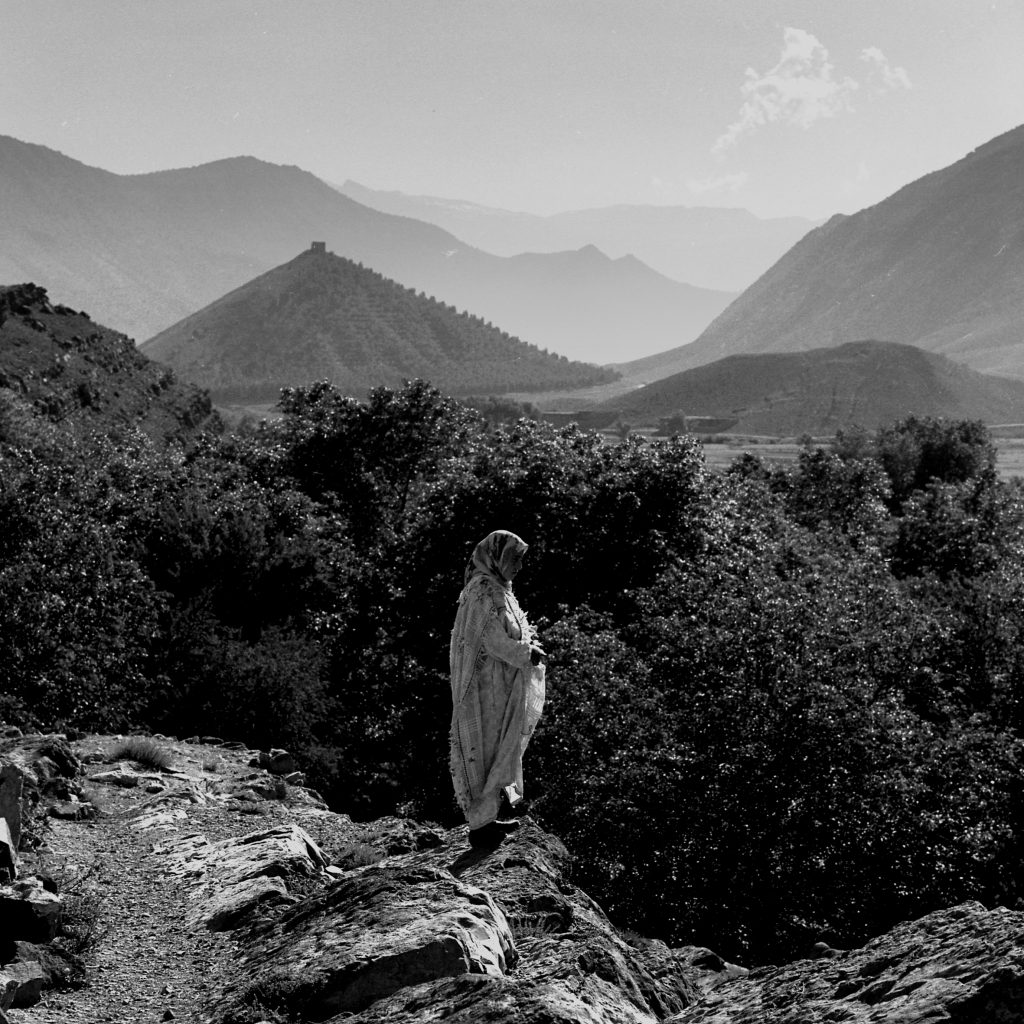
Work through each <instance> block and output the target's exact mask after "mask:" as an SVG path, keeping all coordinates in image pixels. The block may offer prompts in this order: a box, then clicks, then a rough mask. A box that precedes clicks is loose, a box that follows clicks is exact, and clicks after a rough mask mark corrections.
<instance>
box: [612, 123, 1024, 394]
mask: <svg viewBox="0 0 1024 1024" xmlns="http://www.w3.org/2000/svg"><path fill="white" fill-rule="evenodd" d="M1021 167H1024V126H1021V127H1019V128H1016V129H1014V130H1013V131H1011V132H1007V133H1006V134H1004V135H1001V136H999V137H998V138H996V139H993V140H992V141H991V142H989V143H987V144H986V145H984V146H981V147H980V148H979V149H977V150H975V151H974V152H972V153H971V154H969V155H968V156H966V157H964V159H962V160H960V161H958V162H957V163H955V164H953V165H952V166H950V167H947V168H945V169H943V170H940V171H936V172H935V173H933V174H929V175H927V176H926V177H924V178H921V179H919V180H918V181H915V182H913V183H912V184H910V185H907V186H906V187H905V188H902V189H900V191H898V192H896V193H895V194H894V195H892V196H890V197H889V198H888V199H886V200H884V201H883V202H881V203H879V204H878V205H876V206H872V207H870V208H868V209H866V210H862V211H860V212H859V213H856V214H854V215H853V216H849V217H843V216H837V217H833V218H832V219H831V220H830V221H829V222H828V223H827V224H825V225H823V226H822V227H819V228H816V229H815V230H814V231H812V232H811V233H810V234H809V235H807V236H806V237H805V238H804V239H803V240H802V241H800V242H798V243H797V244H796V245H795V246H794V247H793V248H792V249H791V250H790V251H789V252H788V253H787V254H786V255H785V256H784V257H783V258H782V259H781V260H779V262H778V263H776V264H775V266H773V267H772V268H771V269H770V270H768V271H767V272H766V273H765V274H764V275H763V276H762V277H761V278H760V279H759V280H758V281H757V282H756V283H755V284H754V285H752V286H751V287H750V288H748V289H747V290H746V291H745V292H744V293H743V294H742V295H741V296H740V297H739V298H738V299H737V300H736V301H735V302H734V303H733V304H732V305H731V306H730V307H729V308H728V309H727V310H726V311H725V312H724V313H723V314H722V315H721V316H720V317H718V318H717V319H716V320H715V322H714V323H713V324H711V326H710V327H708V329H707V330H706V331H705V332H704V333H703V334H702V335H701V336H700V338H698V339H697V340H696V341H695V342H693V344H692V345H687V346H685V347H684V348H681V349H677V350H675V351H673V352H671V353H664V354H662V355H661V356H658V357H657V366H656V369H657V370H658V371H660V372H661V373H665V372H669V366H671V369H673V370H685V369H689V368H691V367H694V366H699V365H701V364H703V363H710V362H712V361H713V360H715V359H720V358H722V357H723V356H728V355H734V354H736V353H739V352H793V351H798V350H800V349H809V348H816V347H818V346H820V345H822V344H829V345H840V344H842V343H843V342H846V341H853V340H856V339H858V338H878V339H881V340H883V341H894V342H903V343H908V344H914V345H917V346H918V347H920V348H924V349H928V350H929V351H932V352H939V353H942V354H943V355H947V356H951V357H953V358H955V359H957V360H959V361H961V362H965V363H967V364H968V365H969V366H971V367H973V368H974V369H976V370H981V371H984V372H986V373H997V374H1001V375H1004V376H1011V377H1024V327H1022V324H1024V175H1022V174H1021ZM652 364H653V361H652ZM645 366H646V361H645V363H642V364H640V365H639V366H636V365H631V367H630V368H628V370H627V372H629V370H632V369H643V368H645ZM623 369H627V368H623ZM650 369H651V370H652V372H653V370H654V369H655V367H654V366H653V365H652V366H651V367H650Z"/></svg>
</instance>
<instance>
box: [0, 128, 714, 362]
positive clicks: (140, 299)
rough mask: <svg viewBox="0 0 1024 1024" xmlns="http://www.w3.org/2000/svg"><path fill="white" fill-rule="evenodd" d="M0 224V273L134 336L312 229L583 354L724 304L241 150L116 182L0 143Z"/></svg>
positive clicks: (166, 321) (385, 270)
mask: <svg viewBox="0 0 1024 1024" xmlns="http://www.w3.org/2000/svg"><path fill="white" fill-rule="evenodd" d="M0 223H2V224H3V225H4V231H3V234H2V236H0V281H8V282H13V281H25V280H36V281H46V282H47V285H48V287H50V288H51V289H52V290H53V292H54V294H59V295H61V296H63V297H64V298H65V301H67V302H68V303H70V304H72V305H74V306H85V307H86V308H87V309H89V310H90V311H92V312H93V313H94V314H95V315H96V316H98V317H99V319H100V320H101V321H102V322H104V323H109V324H111V325H113V326H115V327H117V328H118V329H120V330H123V331H125V332H126V333H128V334H130V335H132V336H134V337H135V338H136V339H137V340H140V341H141V340H143V339H146V338H149V337H151V336H152V335H155V334H157V333H158V332H159V331H162V330H164V329H165V328H167V327H169V326H170V325H171V324H174V323H176V322H177V321H179V320H181V319H182V318H183V317H185V316H188V315H189V314H191V313H193V312H195V311H196V310H197V309H201V308H202V307H203V306H205V305H207V304H209V303H210V302H213V301H214V300H215V299H217V298H219V297H220V296H222V295H224V294H225V293H226V292H229V291H231V289H233V288H237V287H239V286H240V285H242V284H244V283H245V282H246V281H249V280H251V279H252V278H253V277H255V276H257V275H258V274H261V273H263V272H264V271H267V270H270V269H271V268H272V267H275V266H278V265H280V264H281V263H283V262H285V261H286V260H288V259H290V258H291V257H292V256H293V255H294V254H295V253H296V252H299V251H301V250H302V249H303V248H304V247H305V246H306V245H308V244H309V240H310V239H311V238H318V239H324V240H325V241H326V242H327V246H328V248H329V249H331V250H333V251H334V252H337V253H338V254H339V255H341V256H346V257H348V258H350V259H353V260H357V261H360V262H362V263H364V264H366V265H367V266H369V267H372V268H373V269H374V270H377V271H378V272H380V273H382V274H384V275H385V276H387V277H390V278H392V279H393V280H396V281H399V282H401V283H402V284H404V285H406V286H407V287H413V288H416V289H417V290H423V291H425V292H426V293H427V294H428V295H434V296H436V297H437V298H438V299H439V300H441V301H443V302H446V303H451V304H454V305H456V306H458V308H459V309H465V310H468V311H469V312H471V313H474V314H476V315H478V316H481V317H483V318H484V319H487V320H491V321H492V322H494V323H496V324H499V325H500V326H501V327H502V328H504V329H505V330H508V331H510V332H512V333H514V334H516V335H518V336H519V337H521V338H523V339H524V340H526V341H529V342H531V343H533V344H536V345H541V346H543V347H545V348H549V349H551V350H553V351H556V352H558V353H560V354H562V355H566V356H568V357H571V358H576V359H585V360H588V361H594V362H612V361H616V360H618V361H621V360H622V359H624V358H626V357H628V356H630V355H632V354H635V353H637V352H640V353H644V352H657V351H659V350H662V349H665V348H671V347H673V346H676V345H679V344H681V343H683V342H686V341H688V340H692V339H693V338H695V337H696V336H697V335H698V334H699V333H700V332H701V331H702V330H703V329H704V328H705V327H706V326H707V325H708V324H709V323H710V322H711V320H712V319H714V317H715V316H717V315H718V313H720V312H721V311H722V310H723V309H724V308H725V307H726V305H728V303H729V302H730V301H731V299H732V298H733V297H734V295H733V293H726V292H718V291H710V290H707V289H700V288H694V287H692V286H689V285H685V284H680V283H679V282H677V281H672V280H669V279H668V278H666V277H664V276H663V275H661V274H658V273H656V272H655V271H653V270H651V269H650V268H649V267H646V266H644V265H643V264H640V263H639V262H638V261H636V260H611V259H609V258H608V257H607V256H605V255H603V254H602V253H598V252H597V251H596V250H587V251H583V252H564V253H558V254H550V255H543V254H541V255H534V256H525V257H522V258H505V257H501V256H494V255H491V254H489V253H485V252H481V251H480V250H478V249H475V248H473V247H472V246H470V245H466V244H465V243H463V242H462V241H460V240H459V239H457V238H456V237H454V236H453V235H451V234H449V233H448V232H446V231H443V230H441V229H440V228H438V227H435V226H434V225H433V224H426V223H422V222H420V221H416V220H411V219H409V218H406V217H396V216H391V215H389V214H385V213H380V212H378V211H376V210H371V209H369V208H368V207H366V206H362V205H360V204H359V203H357V202H354V201H353V200H352V199H349V198H348V197H347V196H344V195H341V194H340V193H339V192H338V191H337V190H336V189H333V188H331V187H330V186H329V185H326V184H325V183H324V182H322V181H320V180H319V179H318V178H316V177H314V176H313V175H312V174H309V173H307V172H305V171H303V170H300V169H299V168H297V167H284V166H278V165H275V164H268V163H265V162H263V161H260V160H256V159H254V158H252V157H236V158H232V159H227V160H219V161H216V162H214V163H210V164H204V165H202V166H199V167H191V168H184V169H179V170H169V171H160V172H156V173H152V174H140V175H129V176H122V175H116V174H111V173H108V172H107V171H103V170H99V169H97V168H94V167H87V166H86V165H84V164H82V163H79V162H78V161H75V160H72V159H69V158H68V157H65V156H63V155H62V154H60V153H56V152H54V151H53V150H50V149H46V148H44V147H42V146H35V145H30V144H28V143H24V142H20V141H18V140H16V139H12V138H9V137H0Z"/></svg>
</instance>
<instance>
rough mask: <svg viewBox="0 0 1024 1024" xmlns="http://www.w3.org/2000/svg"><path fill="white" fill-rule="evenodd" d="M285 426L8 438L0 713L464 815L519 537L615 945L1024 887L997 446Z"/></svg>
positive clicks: (288, 411) (329, 399)
mask: <svg viewBox="0 0 1024 1024" xmlns="http://www.w3.org/2000/svg"><path fill="white" fill-rule="evenodd" d="M498 404H500V403H494V405H495V408H494V409H493V410H492V411H494V412H495V413H499V412H501V410H499V409H498V408H497V405H498ZM281 406H282V409H283V412H284V415H283V417H282V419H281V420H280V421H277V422H275V423H272V424H268V425H265V426H263V427H262V428H261V429H259V430H256V431H254V432H251V433H248V434H246V435H245V436H223V437H206V438H203V439H201V440H199V441H197V442H194V443H192V444H190V445H189V446H187V447H171V448H161V447H158V446H156V445H154V444H153V443H151V442H149V441H147V440H145V439H144V438H142V437H141V436H135V435H130V436H125V437H121V438H119V439H111V438H99V437H97V438H93V439H85V440H83V439H81V438H79V439H75V438H72V437H70V436H65V435H64V434H63V433H62V432H60V431H56V430H54V429H52V428H49V429H43V427H42V426H41V425H37V424H35V423H34V422H33V421H30V420H26V419H24V418H20V419H11V418H8V419H6V420H4V421H3V429H4V437H3V443H2V445H0V637H2V643H3V648H4V652H5V657H4V658H3V659H2V661H0V718H2V719H3V720H5V721H7V722H10V723H14V724H18V725H22V726H24V727H45V728H66V727H74V728H81V729H103V730H132V729H140V730H141V729H148V730H160V731H164V732H168V733H173V734H177V735H188V734H193V733H197V732H201V733H214V734H219V735H222V736H224V737H225V738H230V739H241V740H245V741H247V742H249V743H251V744H254V745H261V746H271V745H283V746H288V747H290V748H292V749H293V750H294V751H295V752H296V753H298V754H299V755H300V756H301V757H302V758H303V759H304V761H305V763H306V765H307V767H308V768H309V770H310V773H311V774H312V775H313V776H314V778H315V780H316V784H317V785H318V787H319V788H321V789H322V791H323V792H324V793H325V795H326V796H328V798H329V799H330V800H331V801H332V803H333V804H334V805H335V806H336V807H338V808H339V809H342V810H346V811H349V812H351V813H353V814H355V815H357V816H364V817H370V816H373V815H375V814H379V813H386V812H390V811H393V810H395V809H396V808H397V809H398V810H399V811H400V812H401V813H411V814H414V815H417V816H420V817H424V818H428V819H434V820H438V821H440V822H442V823H446V824H447V823H453V822H454V821H455V820H456V816H455V814H454V804H453V800H452V795H451V791H450V784H449V780H448V775H447V764H446V760H447V729H448V719H449V715H450V697H449V686H448V678H447V643H448V636H449V631H450V628H451V622H452V618H453V615H454V611H455V602H456V600H457V597H458V593H459V589H460V585H461V579H462V569H463V566H464V564H465V560H466V558H467V556H468V553H469V550H470V549H471V547H472V545H473V544H474V543H475V542H476V541H477V540H479V539H480V538H481V537H482V536H484V535H485V534H486V533H487V532H489V531H490V530H492V529H496V528H503V529H509V530H513V531H514V532H516V533H518V534H519V535H520V536H522V537H523V538H524V539H526V540H527V542H528V543H529V544H530V551H529V554H528V556H527V565H526V568H525V569H524V570H523V573H522V575H521V576H520V578H519V579H517V587H516V589H517V593H518V595H519V598H520V601H521V603H522V604H523V605H524V607H525V608H526V609H527V611H528V612H529V614H530V617H531V621H535V622H538V623H539V624H540V626H541V630H542V639H543V643H544V645H545V647H546V649H547V650H548V652H549V655H550V666H549V672H548V676H549V680H550V692H549V704H548V710H547V713H546V716H545V719H544V721H543V722H542V725H541V727H540V730H539V731H538V734H537V736H536V737H535V739H534V744H533V746H531V749H530V752H529V755H528V758H529V764H528V785H529V786H530V788H531V789H532V793H531V794H528V795H530V796H532V797H534V798H535V802H534V810H535V813H536V814H537V816H538V817H539V818H540V819H541V820H542V821H543V822H544V823H545V824H547V825H548V826H549V827H550V828H552V829H553V830H554V831H556V832H557V833H558V834H559V835H561V836H562V838H563V839H564V840H565V841H566V842H567V844H568V845H569V846H570V848H571V849H572V850H573V852H574V854H575V857H576V875H577V879H576V880H577V881H578V882H579V883H580V884H581V885H583V886H584V888H586V889H587V891H588V892H590V893H591V894H592V895H593V896H595V898H597V899H598V900H599V901H600V902H601V903H602V904H603V905H604V906H605V908H606V909H607V910H608V911H609V912H610V913H611V914H612V915H613V917H615V919H616V920H617V921H619V922H620V923H622V924H626V925H630V926H632V927H634V928H636V929H638V930H640V931H642V932H646V933H648V934H654V935H658V936H660V937H663V938H665V939H667V940H668V941H670V942H673V943H683V942H697V943H700V944H703V945H709V946H712V947H713V948H716V949H717V950H718V951H719V952H721V953H723V954H725V955H727V956H731V957H734V958H740V959H742V960H744V961H746V962H754V961H764V960H771V959H778V958H782V957H787V956H793V955H797V954H799V953H801V952H804V951H805V950H806V947H807V946H808V945H809V944H810V943H812V942H814V941H817V940H819V939H824V940H825V941H828V942H829V943H831V944H832V945H839V946H842V945H844V944H853V943H856V942H859V941H861V940H862V939H864V938H865V937H866V936H868V935H870V934H873V933H876V932H878V931H880V930H882V929H884V928H885V927H887V926H889V925H890V924H892V923H893V922H894V921H896V920H899V919H901V918H904V917H908V916H911V915H915V914H918V913H921V912H923V911H926V910H928V909H932V908H935V907H938V906H941V905H946V904H950V903H953V902H956V901H959V900H963V899H966V898H978V899H981V900H983V901H986V902H990V903H995V902H1005V903H1009V904H1012V903H1013V902H1014V901H1015V900H1016V899H1017V898H1018V897H1019V896H1021V895H1024V892H1022V885H1024V863H1022V858H1024V848H1022V840H1021V838H1020V837H1021V836H1022V835H1024V821H1022V820H1021V819H1022V813H1024V800H1022V798H1024V783H1022V779H1024V773H1022V771H1021V769H1022V747H1021V735H1022V730H1024V703H1022V697H1024V642H1022V641H1024V527H1022V523H1024V495H1022V492H1021V487H1020V485H1019V484H1018V483H1017V482H1013V483H1002V482H1000V481H998V480H997V478H996V476H995V473H994V471H993V465H994V450H993V447H992V444H991V442H990V440H989V438H988V435H987V433H986V431H985V429H984V427H983V426H981V425H980V424H976V423H962V422H943V421H936V420H915V419H910V420H906V421H904V422H901V423H899V424H895V425H894V426H893V427H891V428H889V429H886V430H881V431H878V432H876V433H873V434H867V433H864V432H849V433H847V434H846V435H841V436H840V437H838V438H837V439H836V441H835V443H834V444H833V445H831V446H830V447H827V448H825V447H813V446H810V445H808V446H807V447H806V448H805V449H804V451H803V452H802V454H801V456H800V458H799V460H798V461H797V463H796V464H794V465H792V466H790V467H785V468H779V467H773V466H769V465H766V464H764V463H762V462H761V461H760V460H758V459H756V458H753V457H743V458H740V459H738V460H737V461H736V462H735V463H734V465H733V466H732V468H731V469H730V470H729V471H728V472H727V473H724V474H713V473H710V472H709V471H708V470H707V469H706V467H705V466H704V463H703V459H702V455H701V451H700V448H699V446H698V445H697V444H696V443H695V442H694V441H693V440H692V439H690V438H686V437H681V438H672V439H668V440H663V441H655V442H643V441H638V440H634V439H626V440H624V441H622V442H621V443H618V444H609V443H607V442H603V441H601V440H600V439H599V438H598V436H597V435H596V434H593V433H585V432H581V431H579V430H577V429H575V428H565V429H555V428H553V427H551V426H549V425H547V424H543V423H538V422H535V421H531V420H527V419H518V420H516V421H514V422H504V423H500V422H497V421H498V420H499V419H501V416H500V415H495V416H492V417H490V418H491V419H492V420H493V421H494V422H493V423H492V424H490V425H489V424H488V423H487V421H486V420H485V419H484V418H483V416H481V415H480V414H478V413H477V412H475V411H474V410H472V409H470V408H468V407H466V406H463V405H461V404H459V403H458V402H456V401H454V400H451V399H446V398H444V397H442V396H441V395H440V394H439V393H438V392H436V391H434V390H433V389H432V388H431V387H429V386H428V385H426V384H424V383H423V382H419V381H417V382H412V383H411V384H409V385H407V386H405V387H404V388H402V389H400V390H397V391H391V390H388V389H378V390H376V391H374V392H373V393H372V394H371V396H370V399H369V401H368V402H366V403H358V402H355V401H353V400H352V399H349V398H345V397H343V396H342V395H340V394H339V393H338V392H337V391H335V390H334V389H333V388H331V387H330V386H329V385H327V384H316V385H313V386H311V387H308V388H298V389H294V390H290V391H287V392H285V393H284V395H283V397H282V402H281ZM638 836H642V841H638V838H637V837H638Z"/></svg>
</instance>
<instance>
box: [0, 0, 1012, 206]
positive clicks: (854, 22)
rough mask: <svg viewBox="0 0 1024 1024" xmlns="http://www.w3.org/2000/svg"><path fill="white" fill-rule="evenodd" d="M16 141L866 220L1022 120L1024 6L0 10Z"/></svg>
mask: <svg viewBox="0 0 1024 1024" xmlns="http://www.w3.org/2000/svg"><path fill="white" fill-rule="evenodd" d="M0 24H2V25H3V34H2V36H0V135H11V136H14V137H15V138H18V139H21V140H22V141H24V142H33V143H39V144H41V145H45V146H49V147H51V148H52V149H56V150H59V151H60V152H62V153H64V154H66V155H68V156H71V157H74V158H75V159H77V160H80V161H82V162H84V163H86V164H90V165H92V166H96V167H102V168H104V169H106V170H110V171H113V172H115V173H118V174H136V173H144V172H149V171H155V170H164V169H168V168H172V167H186V166H193V165H196V164H201V163H206V162H209V161H212V160H218V159H222V158H225V157H232V156H240V155H250V156H255V157H258V158H260V159H263V160H267V161H271V162H273V163H278V164H293V165H297V166H299V167H302V168H303V169H305V170H308V171H311V172H313V173H314V174H316V175H318V176H319V177H321V178H324V179H325V180H327V181H329V182H333V183H341V182H343V181H345V180H346V179H348V178H351V179H354V180H356V181H358V182H360V183H361V184H363V185H367V186H369V187H371V188H376V189H388V190H391V189H396V190H399V191H402V192H407V193H414V194H424V195H435V196H443V197H448V198H456V199H463V200H467V201H471V202H475V203H481V204H484V205H487V206H493V207H500V208H503V209H509V210H524V211H530V212H534V213H542V214H546V213H554V212H558V211H561V210H571V209H581V208H586V207H592V206H609V205H614V204H622V203H645V204H646V203H653V204H659V205H683V206H737V207H744V208H746V209H749V210H751V211H752V212H754V213H755V214H757V215H758V216H761V217H775V216H788V215H800V216H805V217H813V218H822V217H827V216H830V215H831V214H833V213H840V212H841V213H852V212H854V211H856V210H858V209H861V208H863V207H865V206H870V205H872V204H874V203H877V202H879V201H881V200H882V199H884V198H885V197H886V196H888V195H890V194H892V193H893V192H894V191H896V190H897V189H899V188H900V187H902V186H903V185H905V184H908V183H909V182H911V181H913V180H915V179H917V178H919V177H921V176H922V175H924V174H927V173H928V172H930V171H933V170H937V169H939V168H941V167H944V166H947V165H948V164H951V163H953V162H955V161H956V160H958V159H960V158H961V157H963V156H965V155H966V154H967V153H969V152H970V151H971V150H973V149H975V148H976V147H978V146H979V145H982V144H984V143H985V142H987V141H988V140H989V139H991V138H993V137H995V136H996V135H999V134H1001V133H1003V132H1005V131H1008V130H1010V129H1011V128H1014V127H1016V126H1018V125H1020V124H1022V123H1024V59H1022V58H1021V54H1024V0H994V2H990V0H0Z"/></svg>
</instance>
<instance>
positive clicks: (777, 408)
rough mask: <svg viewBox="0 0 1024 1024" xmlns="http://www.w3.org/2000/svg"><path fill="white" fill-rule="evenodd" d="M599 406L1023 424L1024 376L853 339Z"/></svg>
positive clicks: (731, 365)
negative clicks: (989, 372) (1006, 375)
mask: <svg viewBox="0 0 1024 1024" xmlns="http://www.w3.org/2000/svg"><path fill="white" fill-rule="evenodd" d="M602 408H607V409H617V410H621V412H622V414H623V416H624V417H625V418H627V419H630V420H631V421H632V422H649V423H654V422H656V421H657V420H658V419H659V418H660V417H662V416H671V415H674V414H676V413H683V414H685V415H688V416H728V417H733V418H735V419H737V420H738V423H737V424H736V426H735V427H734V428H733V429H734V430H735V431H737V432H743V433H755V434H775V435H792V434H801V433H811V434H825V433H831V432H832V431H834V430H836V429H838V428H842V427H848V426H850V425H852V424H854V423H857V424H860V425H861V426H865V427H876V426H879V425H884V424H888V423H891V422H892V421H893V420H896V419H899V418H900V417H903V416H908V415H910V414H912V413H913V414H916V415H918V416H947V417H952V418H962V419H980V420H985V421H986V422H988V423H1020V422H1024V382H1021V381H1017V380H1009V379H1004V378H1001V377H992V376H988V375H987V374H981V373H977V372H976V371H974V370H970V369H968V368H967V367H965V366H962V365H960V364H958V363H954V362H953V361H952V360H950V359H947V358H946V357H945V356H940V355H936V354H935V353H932V352H925V351H923V350H922V349H919V348H915V347H914V346H912V345H900V344H895V343H892V342H879V341H856V342H848V343H846V344H844V345H840V346H838V347H835V348H818V349H812V350H810V351H807V352H789V353H771V354H757V355H735V356H728V357H726V358H725V359H720V360H717V361H716V362H713V363H710V364H708V365H706V366H699V367H697V368H696V369H693V370H686V371H684V372H682V373H678V374H674V375H673V376H671V377H666V378H664V379H663V380H658V381H655V382H654V383H653V384H649V385H648V386H647V387H644V388H640V389H638V390H636V391H633V392H630V393H629V394H627V395H623V396H621V397H619V398H616V399H613V400H611V401H609V402H605V403H604V404H603V406H602Z"/></svg>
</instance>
